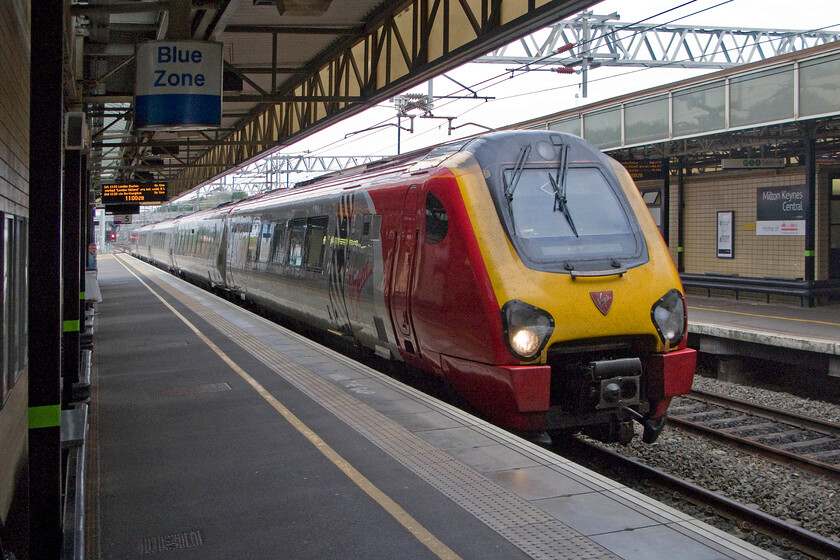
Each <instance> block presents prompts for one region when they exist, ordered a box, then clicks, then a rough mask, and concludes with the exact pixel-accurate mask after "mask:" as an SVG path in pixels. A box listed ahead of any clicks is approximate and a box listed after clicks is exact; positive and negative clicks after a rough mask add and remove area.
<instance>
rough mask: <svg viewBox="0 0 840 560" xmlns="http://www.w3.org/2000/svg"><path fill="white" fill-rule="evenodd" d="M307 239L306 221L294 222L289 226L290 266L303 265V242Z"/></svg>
mask: <svg viewBox="0 0 840 560" xmlns="http://www.w3.org/2000/svg"><path fill="white" fill-rule="evenodd" d="M305 237H306V220H302V219H301V220H292V221H291V223H290V224H289V264H290V265H292V266H300V265H302V264H303V241H304V239H305Z"/></svg>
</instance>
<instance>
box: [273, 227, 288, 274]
mask: <svg viewBox="0 0 840 560" xmlns="http://www.w3.org/2000/svg"><path fill="white" fill-rule="evenodd" d="M285 241H286V224H277V225H275V226H274V234H273V235H272V237H271V262H273V263H277V264H283V263H284V262H285V260H286V251H284V249H285V248H286V245H285Z"/></svg>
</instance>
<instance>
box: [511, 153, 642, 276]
mask: <svg viewBox="0 0 840 560" xmlns="http://www.w3.org/2000/svg"><path fill="white" fill-rule="evenodd" d="M554 173H556V170H550V169H526V170H525V171H523V172H522V175H521V177H520V179H519V183H518V185H517V188H516V195H515V196H514V198H513V200H512V201H511V203H510V205H511V210H512V214H513V222H514V228H515V231H516V235H517V236H518V237H519V238H520V239H522V241H523V242H525V247H526V250H527V252H528V254H529V256H530V257H531V258H532V259H533V260H535V261H543V262H544V261H546V260H558V259H563V258H570V257H571V258H599V257H604V256H609V257H617V256H619V255H625V254H632V253H633V252H634V251H635V250H636V239H635V237H634V235H633V232H632V228H631V225H630V223H629V222H628V219H627V216H626V215H625V212H624V208H623V207H622V205H621V202H620V201H619V199H618V198H617V197H616V194H615V193H614V192H613V190H612V188H611V187H610V185H609V183H607V181H606V179H604V176H603V175H602V174H601V172H600V171H599V170H598V169H595V168H571V169H569V171H568V177H567V179H566V199H567V203H566V209H567V211H568V214H569V219H567V218H566V217H565V215H564V213H563V211H562V208H561V207H559V204H558V200H557V196H556V195H555V191H554V187H553V186H552V184H551V181H550V179H549V175H552V174H554ZM512 175H513V172H512V171H508V172H506V178H507V180H508V181H509V180H510V179H511V178H512ZM572 227H574V231H573V230H572ZM575 231H576V232H577V234H575Z"/></svg>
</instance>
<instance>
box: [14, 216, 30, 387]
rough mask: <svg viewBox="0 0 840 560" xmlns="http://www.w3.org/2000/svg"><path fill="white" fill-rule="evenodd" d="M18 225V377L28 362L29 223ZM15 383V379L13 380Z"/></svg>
mask: <svg viewBox="0 0 840 560" xmlns="http://www.w3.org/2000/svg"><path fill="white" fill-rule="evenodd" d="M18 224H19V225H20V235H19V236H18V239H19V241H18V248H19V250H20V257H19V258H18V273H19V275H20V305H21V311H20V317H21V319H20V324H21V331H20V343H19V345H18V348H20V355H19V357H18V358H19V360H20V367H19V368H18V373H17V374H18V376H20V374H21V373H23V368H24V367H25V366H26V364H27V363H28V362H29V222H28V221H27V220H26V219H22V220H19V221H18ZM15 381H17V379H15Z"/></svg>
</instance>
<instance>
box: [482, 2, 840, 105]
mask: <svg viewBox="0 0 840 560" xmlns="http://www.w3.org/2000/svg"><path fill="white" fill-rule="evenodd" d="M618 17H619V16H618V14H616V13H613V14H609V15H593V13H592V12H584V13H582V14H580V15H578V16H577V17H575V18H573V19H568V20H564V21H561V22H558V23H556V24H554V25H552V26H551V27H547V28H544V29H542V30H540V31H538V32H536V33H533V34H531V35H528V36H527V37H523V38H521V39H519V40H518V41H515V42H513V43H511V44H509V45H507V46H504V47H502V48H500V49H497V50H495V51H493V52H491V53H490V54H488V55H486V56H483V57H481V58H478V59H476V60H475V62H479V63H492V64H507V65H516V66H525V68H517V70H537V69H545V70H548V69H552V68H554V69H556V68H559V67H563V68H573V69H575V71H577V72H580V73H582V74H583V76H584V88H585V87H586V84H585V78H586V74H585V73H586V71H587V70H588V69H591V68H597V67H598V66H641V67H648V68H656V67H667V68H703V69H724V68H731V67H733V66H737V65H741V64H748V63H750V62H757V61H760V60H766V59H768V58H772V57H775V56H779V55H782V54H786V53H790V52H794V51H800V50H803V49H807V48H810V47H814V46H817V45H823V44H826V43H830V42H833V41H837V40H840V32H837V31H820V30H815V31H802V30H790V29H744V28H735V27H708V26H706V27H697V26H688V25H657V24H655V23H654V24H631V23H625V22H620V21H612V20H617V18H618ZM569 45H571V47H570V48H569ZM564 47H565V50H564V52H562V56H561V55H559V54H557V55H555V56H552V54H554V53H556V52H557V50H558V49H563V48H564ZM584 96H586V92H585V91H584Z"/></svg>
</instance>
